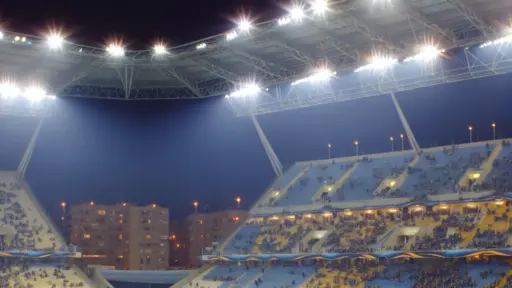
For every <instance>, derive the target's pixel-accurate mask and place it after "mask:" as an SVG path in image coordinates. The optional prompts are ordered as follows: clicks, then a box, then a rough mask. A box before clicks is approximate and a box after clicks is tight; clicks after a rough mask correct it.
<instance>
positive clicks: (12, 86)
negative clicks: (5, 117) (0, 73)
mask: <svg viewBox="0 0 512 288" xmlns="http://www.w3.org/2000/svg"><path fill="white" fill-rule="evenodd" d="M19 94H20V89H19V88H18V86H16V83H14V82H11V81H5V82H2V83H0V96H1V97H2V98H12V97H16V96H18V95H19Z"/></svg>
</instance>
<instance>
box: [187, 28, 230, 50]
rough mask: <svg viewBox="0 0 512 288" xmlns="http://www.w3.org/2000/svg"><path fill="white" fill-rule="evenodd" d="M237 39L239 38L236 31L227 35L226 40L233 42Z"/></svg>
mask: <svg viewBox="0 0 512 288" xmlns="http://www.w3.org/2000/svg"><path fill="white" fill-rule="evenodd" d="M236 37H238V33H237V32H236V31H231V32H229V33H228V34H226V40H228V41H231V40H233V39H235V38H236ZM196 48H197V47H196ZM197 49H200V48H197Z"/></svg>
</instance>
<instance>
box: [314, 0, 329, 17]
mask: <svg viewBox="0 0 512 288" xmlns="http://www.w3.org/2000/svg"><path fill="white" fill-rule="evenodd" d="M311 9H313V13H315V14H316V15H324V14H325V12H326V11H327V10H328V9H329V3H328V2H327V0H315V1H313V2H311Z"/></svg>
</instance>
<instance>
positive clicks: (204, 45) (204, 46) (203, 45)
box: [196, 43, 207, 50]
mask: <svg viewBox="0 0 512 288" xmlns="http://www.w3.org/2000/svg"><path fill="white" fill-rule="evenodd" d="M206 46H207V45H206V43H199V44H197V45H196V49H197V50H200V49H204V48H206Z"/></svg>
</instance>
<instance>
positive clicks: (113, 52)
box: [107, 43, 124, 57]
mask: <svg viewBox="0 0 512 288" xmlns="http://www.w3.org/2000/svg"><path fill="white" fill-rule="evenodd" d="M107 52H108V53H109V54H110V56H112V57H123V56H124V48H123V47H121V46H120V45H118V44H114V43H112V44H109V45H108V46H107Z"/></svg>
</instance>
